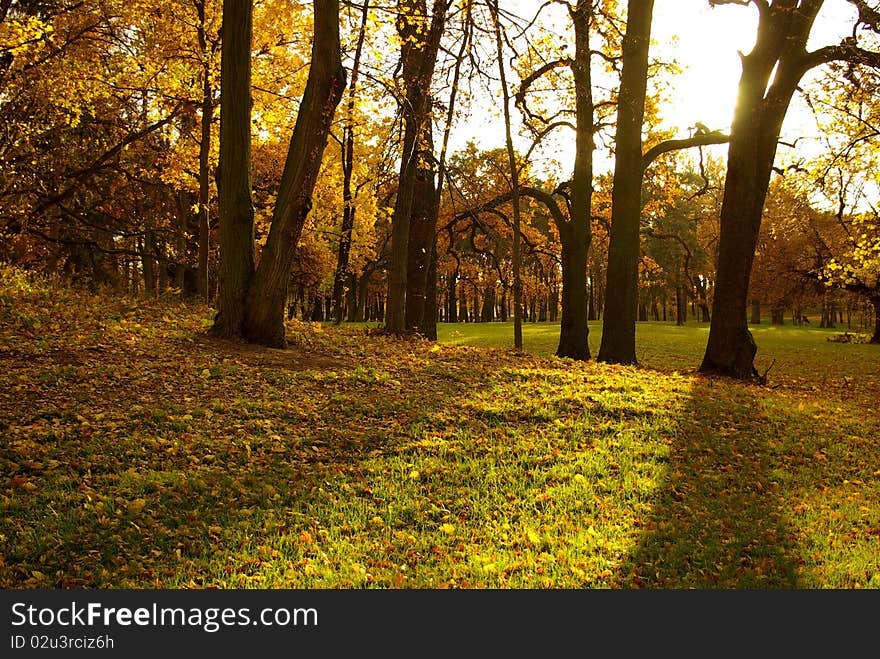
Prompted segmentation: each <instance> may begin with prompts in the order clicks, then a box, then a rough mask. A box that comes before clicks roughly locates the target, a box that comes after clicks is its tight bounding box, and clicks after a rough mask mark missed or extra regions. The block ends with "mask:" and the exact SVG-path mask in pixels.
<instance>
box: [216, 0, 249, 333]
mask: <svg viewBox="0 0 880 659" xmlns="http://www.w3.org/2000/svg"><path fill="white" fill-rule="evenodd" d="M252 20H253V19H252V5H251V0H223V41H222V45H221V55H220V58H221V62H220V97H221V99H222V100H221V104H222V110H223V112H222V113H221V116H220V163H219V166H218V168H217V190H218V204H219V208H220V295H219V300H218V305H217V306H218V311H217V315H216V316H215V317H214V326H213V328H212V330H211V332H212V333H213V334H214V335H216V336H222V337H226V338H231V337H238V336H241V332H242V325H243V322H244V308H245V302H246V300H247V296H248V289H249V287H250V283H251V278H252V277H253V274H254V208H253V205H252V203H251V66H250V57H251V39H252V34H253V27H252Z"/></svg>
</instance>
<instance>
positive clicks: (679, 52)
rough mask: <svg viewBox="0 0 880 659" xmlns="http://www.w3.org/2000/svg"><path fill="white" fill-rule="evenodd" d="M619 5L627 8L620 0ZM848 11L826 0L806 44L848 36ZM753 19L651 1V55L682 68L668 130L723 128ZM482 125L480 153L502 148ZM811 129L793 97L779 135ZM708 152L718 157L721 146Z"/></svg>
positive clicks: (699, 3)
mask: <svg viewBox="0 0 880 659" xmlns="http://www.w3.org/2000/svg"><path fill="white" fill-rule="evenodd" d="M621 3H622V4H623V5H625V4H626V2H625V0H621ZM507 4H508V6H511V7H512V8H513V10H514V11H516V12H517V13H519V14H520V15H522V16H531V15H533V14H534V11H535V10H536V9H537V7H538V6H540V4H541V2H540V0H508V3H507ZM854 14H855V10H854V8H853V6H852V5H851V4H850V3H848V2H846V0H826V2H825V5H824V7H823V9H822V12H821V14H820V15H819V17H818V19H817V21H816V26H815V28H814V30H813V36H812V39H811V42H810V46H809V47H810V48H811V49H812V48H817V47H821V46H823V45H829V44H834V43H839V42H840V40H841V38H843V37H844V36H846V35H847V33H848V29H847V26H851V25H852V17H853V16H854ZM757 19H758V17H757V10H756V9H755V7H753V6H749V7H742V6H736V5H719V6H716V7H710V5H709V2H708V0H655V3H654V21H653V30H652V34H653V39H654V43H653V44H652V47H651V54H652V56H655V57H664V58H674V59H675V61H677V63H678V64H679V66H680V67H681V68H682V72H681V73H680V74H679V75H677V76H676V77H675V79H674V81H673V84H672V86H671V89H670V92H669V93H670V95H671V97H670V98H669V99H668V101H667V103H666V104H665V105H664V107H663V110H662V115H663V117H664V119H665V121H666V123H667V125H669V126H670V127H675V128H678V129H679V134H680V135H683V136H684V135H686V134H687V129H688V127H689V126H693V125H694V123H695V122H697V121H700V122H702V123H703V124H705V125H706V126H708V127H709V128H710V129H721V130H726V129H728V128H729V127H730V122H731V119H732V117H733V110H734V105H735V103H736V94H737V85H738V83H739V76H740V71H741V68H740V59H739V54H738V51H742V52H743V53H748V52H749V51H750V50H751V49H752V46H753V45H754V42H755V34H756V27H757ZM850 29H851V27H850ZM515 114H516V113H515ZM486 121H487V122H489V123H488V124H487V125H486V126H484V127H483V128H479V129H478V131H477V132H478V135H479V139H478V143H479V144H480V145H481V146H483V147H485V148H493V147H499V146H503V144H504V133H503V130H504V129H503V124H502V125H501V126H500V127H499V125H498V120H497V119H492V120H489V119H487V120H486ZM471 130H473V129H471ZM814 130H815V127H814V122H813V120H812V117H811V115H810V114H809V112H808V111H807V110H806V107H805V106H804V104H803V103H802V102H798V101H797V100H796V101H795V102H794V103H793V104H792V107H791V108H790V110H789V113H788V116H787V118H786V124H785V128H784V130H783V133H784V135H791V136H795V135H796V136H800V137H802V136H804V135H808V134H811V133H812V132H814ZM468 137H471V136H468ZM560 137H561V138H562V139H561V140H560V148H559V150H558V151H557V153H556V159H558V160H559V161H560V162H561V163H562V164H563V166H564V167H565V168H566V169H569V168H570V167H571V163H572V162H573V156H572V155H570V154H567V153H565V152H564V151H565V150H566V145H571V146H573V144H572V143H573V139H571V138H570V137H569V136H563V135H560ZM713 148H715V149H719V150H720V152H721V153H724V152H725V151H724V150H725V149H726V147H713ZM596 155H597V163H596V166H597V170H602V169H604V168H606V167H610V166H611V162H610V161H607V160H606V161H603V160H602V156H601V154H600V153H597V154H596ZM568 173H570V172H565V173H564V174H565V175H567V174H568Z"/></svg>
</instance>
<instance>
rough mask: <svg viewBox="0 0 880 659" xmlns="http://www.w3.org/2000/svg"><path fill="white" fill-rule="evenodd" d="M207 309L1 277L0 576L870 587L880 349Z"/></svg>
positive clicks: (36, 580)
mask: <svg viewBox="0 0 880 659" xmlns="http://www.w3.org/2000/svg"><path fill="white" fill-rule="evenodd" d="M210 317H211V310H210V309H207V308H204V307H191V306H184V305H180V304H177V303H174V302H161V301H144V300H134V299H125V298H118V297H117V298H110V297H100V296H92V295H89V294H87V293H84V292H82V291H78V290H73V289H69V288H65V287H61V286H58V285H52V284H49V283H46V282H43V281H40V280H34V279H32V278H29V277H26V276H24V275H23V274H21V273H19V272H16V271H12V270H10V269H4V270H3V271H2V272H0V360H2V364H3V369H2V370H0V477H2V489H0V587H4V588H37V587H56V588H72V587H98V588H122V587H138V588H157V587H170V588H182V587H188V588H189V587H218V588H230V587H244V588H363V587H372V588H449V587H452V588H863V587H867V588H878V587H880V504H878V502H880V441H878V439H880V420H878V418H877V414H876V410H877V402H878V400H880V385H878V383H880V377H878V376H880V349H878V347H877V346H868V345H858V344H841V343H832V342H829V341H827V340H826V339H827V337H828V336H829V335H828V334H827V333H824V332H821V331H817V330H800V329H794V328H784V329H772V328H763V327H762V328H760V329H758V330H757V331H756V338H757V341H758V344H759V347H760V352H759V359H758V365H759V368H761V367H762V365H763V368H762V370H763V369H765V368H766V367H767V366H769V364H770V363H771V362H772V360H776V363H775V365H774V367H773V369H772V370H771V371H770V374H769V383H768V385H767V386H764V387H757V386H750V385H741V384H737V383H732V382H728V381H724V380H716V379H706V378H703V377H700V376H698V375H696V374H695V373H693V368H694V367H695V366H696V365H697V364H698V362H699V356H700V355H701V353H702V347H703V343H704V341H705V332H706V330H705V328H701V327H696V326H691V327H686V328H676V327H674V326H671V325H661V324H656V323H648V324H641V325H640V326H639V355H640V358H641V359H642V362H643V364H644V367H642V368H638V369H635V368H624V367H617V366H607V365H601V364H596V363H594V362H590V363H573V362H571V361H570V360H560V359H556V358H553V357H552V356H550V355H551V354H552V352H553V350H554V349H555V340H556V336H555V332H556V330H555V328H554V327H552V326H549V325H527V326H526V328H525V347H526V349H527V350H530V351H533V354H515V353H513V352H512V351H510V350H506V349H499V348H492V347H491V346H502V347H503V346H505V344H506V341H508V339H507V337H509V336H510V334H509V330H510V326H509V325H508V326H506V327H505V326H502V325H500V324H496V325H456V326H442V342H441V343H439V344H432V343H429V342H426V341H421V340H395V339H389V338H383V337H379V336H375V335H373V334H371V333H370V332H369V331H367V330H366V329H365V328H364V327H360V326H347V327H344V328H338V329H337V328H327V327H322V326H320V325H318V324H304V323H298V322H293V323H291V324H290V325H289V328H288V331H289V338H290V340H291V346H290V348H288V349H286V350H271V349H264V348H259V347H254V346H248V345H244V344H239V343H233V342H223V341H217V340H214V339H210V338H208V337H207V336H206V335H205V334H204V330H205V329H206V328H207V327H208V326H209V324H210ZM596 330H597V331H594V332H593V333H592V334H591V339H590V340H591V348H592V349H593V351H594V352H595V350H596V348H597V347H598V341H597V338H598V328H596ZM453 344H457V345H453ZM651 367H653V368H651ZM655 369H662V370H655Z"/></svg>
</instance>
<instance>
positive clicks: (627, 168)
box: [598, 0, 654, 364]
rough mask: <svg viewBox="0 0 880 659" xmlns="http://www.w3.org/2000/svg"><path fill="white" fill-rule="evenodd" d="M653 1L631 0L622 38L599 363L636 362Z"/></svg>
mask: <svg viewBox="0 0 880 659" xmlns="http://www.w3.org/2000/svg"><path fill="white" fill-rule="evenodd" d="M653 15H654V0H629V5H628V8H627V15H626V34H625V35H624V37H623V69H622V72H621V77H620V94H619V96H618V99H617V135H616V137H615V152H614V188H613V192H612V197H611V242H610V244H609V247H608V275H607V278H608V285H607V287H608V288H609V289H611V287H612V286H613V287H614V294H613V295H610V296H608V299H607V300H606V301H605V315H604V318H603V323H602V343H601V346H600V347H599V355H598V359H599V361H604V362H618V363H623V364H635V363H636V353H635V347H636V341H635V333H636V303H637V301H638V287H639V282H638V256H639V217H640V214H641V210H642V201H641V199H642V176H643V173H644V165H643V161H642V122H643V120H644V113H645V93H646V89H647V84H648V49H649V46H650V40H651V21H652V18H653Z"/></svg>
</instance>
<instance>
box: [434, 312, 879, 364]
mask: <svg viewBox="0 0 880 659" xmlns="http://www.w3.org/2000/svg"><path fill="white" fill-rule="evenodd" d="M589 327H590V335H589V338H588V341H589V345H590V353H591V354H592V355H593V356H594V357H595V356H596V354H598V352H599V345H600V343H601V341H602V322H601V321H594V322H590V323H589ZM750 329H751V331H752V334H753V335H754V337H755V342H756V343H757V344H758V355H757V357H756V359H755V365H756V366H757V368H758V370H759V371H760V372H761V373H763V372H764V371H766V370H767V369H768V368H771V372H772V373H774V375H775V374H776V373H778V372H780V371H784V370H789V371H799V370H801V369H802V368H807V369H808V370H809V371H810V372H811V373H818V372H819V371H821V370H822V369H823V368H827V367H828V366H829V365H832V364H837V363H838V362H839V360H843V361H844V362H850V361H851V362H854V363H853V364H848V365H846V366H845V367H844V369H843V370H844V371H846V370H847V369H852V368H855V369H856V372H858V371H859V367H858V363H860V362H863V361H865V360H868V362H870V361H871V360H872V358H873V359H874V360H875V361H876V355H877V350H876V346H869V345H865V344H855V345H852V346H850V347H849V349H844V350H840V349H839V346H838V345H836V344H834V343H833V342H830V341H829V340H828V339H829V337H834V336H835V335H839V334H841V333H843V332H849V333H850V334H860V332H859V330H856V329H847V327H846V326H845V325H844V326H839V327H837V328H830V329H822V328H819V327H818V326H801V327H798V326H795V325H791V324H790V323H789V324H786V325H778V326H777V325H771V324H770V323H769V321H765V322H764V324H761V325H751V326H750ZM708 336H709V326H708V324H707V323H697V322H695V321H691V322H689V323H688V324H687V325H685V326H684V327H677V326H676V325H675V323H673V322H654V321H649V322H641V323H638V324H637V325H636V357H637V358H638V360H639V364H640V365H642V366H645V367H647V368H651V369H656V370H663V371H676V370H678V371H688V370H694V369H696V367H697V366H699V364H700V361H701V359H702V357H703V350H704V348H705V347H706V339H707V338H708ZM865 336H867V334H865ZM438 338H439V340H440V342H442V343H446V344H450V345H467V346H477V347H484V348H502V349H504V348H508V349H509V348H512V347H513V323H510V322H507V323H455V324H447V323H440V324H439V325H438ZM558 343H559V324H558V323H524V324H523V350H524V351H526V352H529V353H533V354H535V355H539V356H542V357H550V356H552V355H553V354H554V353H555V352H556V347H557V345H558ZM811 360H815V361H816V368H815V369H813V368H811V367H810V365H809V364H806V363H805V362H807V361H811Z"/></svg>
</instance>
